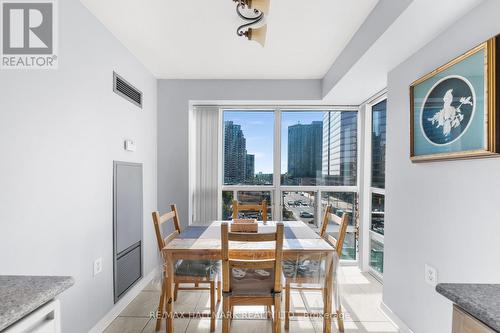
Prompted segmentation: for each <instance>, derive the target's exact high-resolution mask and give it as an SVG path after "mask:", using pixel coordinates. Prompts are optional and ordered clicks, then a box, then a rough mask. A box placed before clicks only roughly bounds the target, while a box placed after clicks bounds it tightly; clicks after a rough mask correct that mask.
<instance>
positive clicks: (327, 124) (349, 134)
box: [322, 111, 358, 185]
mask: <svg viewBox="0 0 500 333" xmlns="http://www.w3.org/2000/svg"><path fill="white" fill-rule="evenodd" d="M357 126H358V118H357V112H347V111H343V112H341V111H331V112H325V113H324V116H323V161H322V172H323V176H324V177H325V183H326V184H327V185H355V184H356V173H357V170H356V161H357V154H358V151H357V141H358V137H357V135H358V131H357Z"/></svg>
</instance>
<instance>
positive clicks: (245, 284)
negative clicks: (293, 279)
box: [221, 222, 284, 333]
mask: <svg viewBox="0 0 500 333" xmlns="http://www.w3.org/2000/svg"><path fill="white" fill-rule="evenodd" d="M228 229H229V225H228V223H227V222H223V223H222V225H221V245H222V284H223V288H222V308H223V315H222V332H223V333H228V332H229V330H230V318H232V312H233V311H232V309H233V307H234V306H238V305H264V306H267V308H268V309H269V307H271V306H272V307H274V321H273V332H274V333H280V331H281V315H280V312H281V288H282V279H283V275H282V270H281V264H282V258H283V230H284V228H283V223H276V232H272V233H256V234H251V233H237V232H229V230H228ZM230 241H232V242H240V243H241V242H252V243H255V242H270V241H273V242H275V244H276V246H275V248H274V249H272V250H270V253H269V255H268V256H266V257H264V259H261V258H259V259H249V258H248V253H247V255H246V256H242V255H241V252H240V255H238V253H236V254H234V253H231V250H230V248H229V242H230Z"/></svg>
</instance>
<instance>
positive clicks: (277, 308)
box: [273, 295, 281, 333]
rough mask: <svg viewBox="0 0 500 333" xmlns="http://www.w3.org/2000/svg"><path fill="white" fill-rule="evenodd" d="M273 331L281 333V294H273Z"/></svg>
mask: <svg viewBox="0 0 500 333" xmlns="http://www.w3.org/2000/svg"><path fill="white" fill-rule="evenodd" d="M273 332H274V333H281V295H275V296H274V322H273Z"/></svg>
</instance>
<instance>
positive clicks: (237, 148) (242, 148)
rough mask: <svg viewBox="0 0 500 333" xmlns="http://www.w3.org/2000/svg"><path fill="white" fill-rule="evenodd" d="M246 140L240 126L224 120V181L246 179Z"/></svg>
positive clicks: (242, 180) (232, 181)
mask: <svg viewBox="0 0 500 333" xmlns="http://www.w3.org/2000/svg"><path fill="white" fill-rule="evenodd" d="M245 169H246V140H245V136H244V135H243V131H242V130H241V126H240V125H237V124H234V123H233V122H232V121H226V122H224V183H226V184H239V183H243V182H244V181H245V179H246V176H247V175H246V172H245Z"/></svg>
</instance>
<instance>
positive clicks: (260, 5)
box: [248, 0, 269, 15]
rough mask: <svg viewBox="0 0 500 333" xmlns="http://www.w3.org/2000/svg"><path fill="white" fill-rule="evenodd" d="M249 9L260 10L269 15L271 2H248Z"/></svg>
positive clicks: (252, 0)
mask: <svg viewBox="0 0 500 333" xmlns="http://www.w3.org/2000/svg"><path fill="white" fill-rule="evenodd" d="M248 7H250V8H252V9H258V10H259V11H261V12H262V13H264V14H266V15H267V14H268V13H269V0H248Z"/></svg>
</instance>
